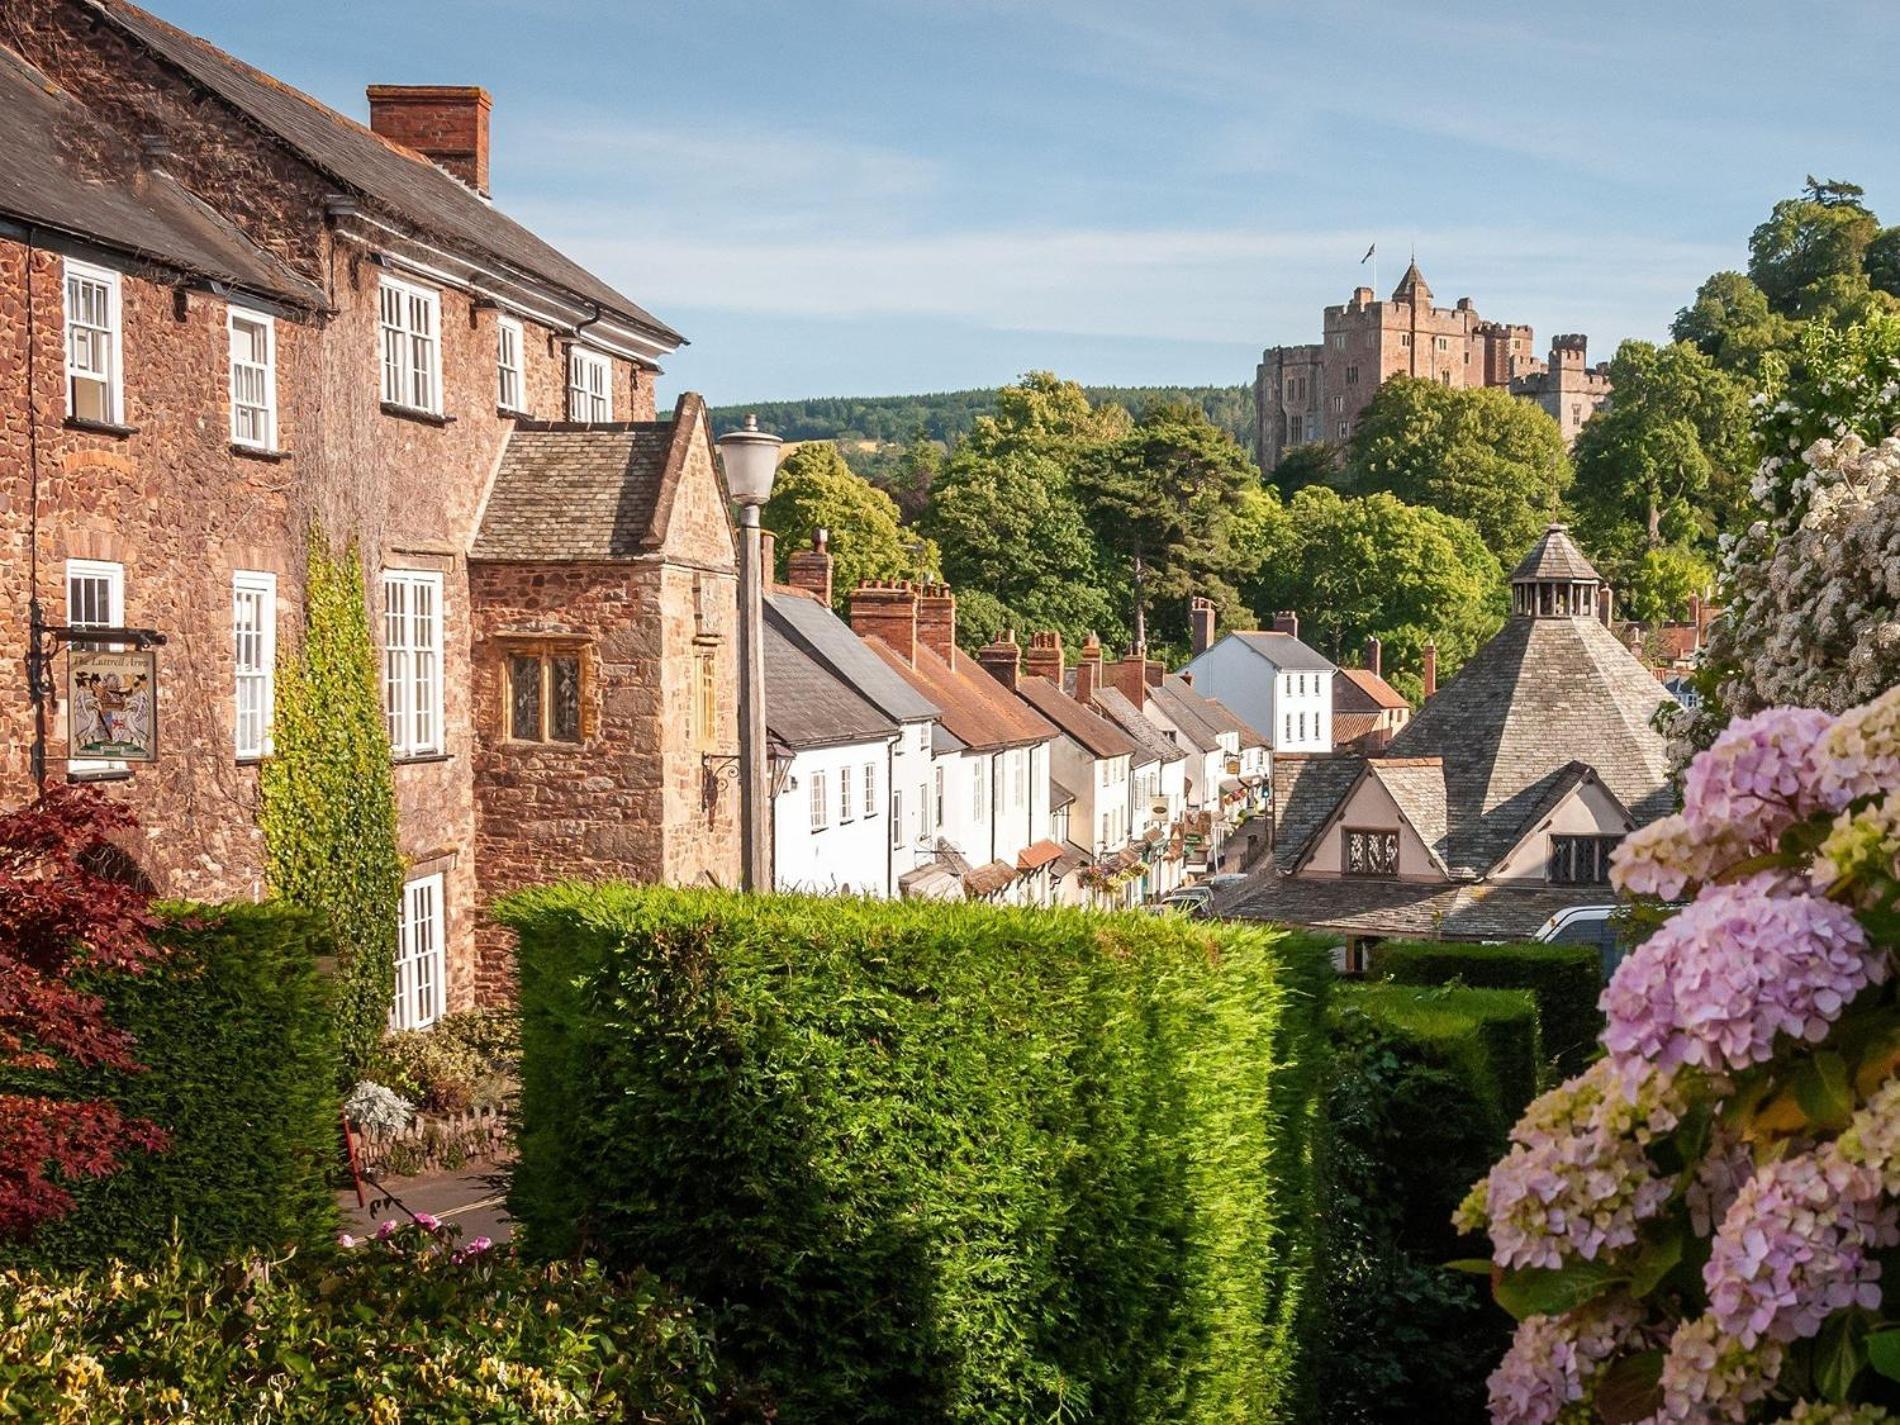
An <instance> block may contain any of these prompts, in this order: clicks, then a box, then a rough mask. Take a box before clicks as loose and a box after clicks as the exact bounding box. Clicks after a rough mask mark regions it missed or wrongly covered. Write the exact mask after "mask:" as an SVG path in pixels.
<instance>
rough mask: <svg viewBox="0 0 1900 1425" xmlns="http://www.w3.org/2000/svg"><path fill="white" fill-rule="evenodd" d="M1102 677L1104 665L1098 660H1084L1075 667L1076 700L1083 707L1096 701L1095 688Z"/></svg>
mask: <svg viewBox="0 0 1900 1425" xmlns="http://www.w3.org/2000/svg"><path fill="white" fill-rule="evenodd" d="M1101 676H1102V665H1101V663H1100V662H1099V661H1097V660H1090V659H1087V658H1084V659H1082V661H1081V662H1079V663H1077V664H1076V665H1075V700H1076V701H1077V702H1078V703H1080V704H1082V706H1083V707H1087V706H1088V705H1089V704H1090V703H1092V702H1094V701H1095V688H1096V684H1097V683H1098V682H1099V681H1100V679H1101Z"/></svg>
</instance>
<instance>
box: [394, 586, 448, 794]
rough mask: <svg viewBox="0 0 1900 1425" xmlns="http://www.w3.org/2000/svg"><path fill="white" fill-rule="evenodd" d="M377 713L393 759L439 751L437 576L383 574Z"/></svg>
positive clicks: (439, 605)
mask: <svg viewBox="0 0 1900 1425" xmlns="http://www.w3.org/2000/svg"><path fill="white" fill-rule="evenodd" d="M383 712H384V715H385V716H386V718H387V720H388V724H389V746H390V749H391V750H392V751H393V752H394V753H395V755H396V756H398V757H426V756H430V755H432V754H435V753H439V752H441V751H442V748H443V742H442V576H441V575H440V574H437V573H434V572H430V571H425V570H420V569H385V570H384V571H383Z"/></svg>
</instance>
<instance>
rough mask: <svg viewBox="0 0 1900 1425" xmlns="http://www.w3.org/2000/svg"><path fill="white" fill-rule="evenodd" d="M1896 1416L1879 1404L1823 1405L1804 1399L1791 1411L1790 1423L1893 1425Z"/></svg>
mask: <svg viewBox="0 0 1900 1425" xmlns="http://www.w3.org/2000/svg"><path fill="white" fill-rule="evenodd" d="M1895 1418H1896V1417H1894V1416H1892V1415H1889V1414H1888V1413H1887V1412H1886V1411H1884V1410H1882V1409H1881V1408H1880V1407H1879V1406H1878V1405H1823V1404H1820V1403H1817V1402H1815V1401H1811V1400H1802V1401H1797V1402H1796V1403H1795V1407H1794V1409H1793V1410H1792V1411H1791V1412H1789V1415H1788V1425H1893V1422H1894V1420H1895Z"/></svg>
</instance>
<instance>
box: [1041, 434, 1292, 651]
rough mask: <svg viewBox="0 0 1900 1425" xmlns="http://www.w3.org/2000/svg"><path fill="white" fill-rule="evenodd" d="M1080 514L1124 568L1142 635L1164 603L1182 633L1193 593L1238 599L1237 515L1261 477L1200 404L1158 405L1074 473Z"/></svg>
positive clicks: (1171, 635)
mask: <svg viewBox="0 0 1900 1425" xmlns="http://www.w3.org/2000/svg"><path fill="white" fill-rule="evenodd" d="M1076 488H1077V493H1078V494H1079V496H1080V497H1081V504H1082V510H1083V515H1084V518H1086V519H1087V521H1088V523H1089V527H1090V528H1091V529H1092V530H1093V531H1094V533H1095V538H1096V540H1097V542H1098V543H1099V544H1100V545H1101V547H1102V549H1103V550H1104V551H1106V552H1107V553H1108V554H1109V555H1110V556H1111V557H1113V558H1114V559H1115V560H1116V562H1117V563H1118V565H1119V567H1120V568H1121V569H1122V570H1123V571H1124V573H1125V576H1126V578H1127V580H1128V585H1129V608H1130V613H1131V616H1132V622H1133V625H1134V636H1135V640H1136V642H1138V643H1146V642H1147V641H1148V632H1149V630H1148V611H1149V610H1150V609H1151V608H1156V607H1160V608H1161V609H1163V610H1164V611H1165V612H1164V620H1163V626H1162V627H1161V629H1159V630H1158V633H1159V635H1160V637H1161V638H1163V639H1176V640H1178V639H1180V638H1183V637H1185V635H1186V629H1187V623H1186V618H1187V614H1186V610H1187V600H1188V599H1189V597H1190V596H1192V595H1194V594H1204V595H1206V596H1207V597H1208V598H1211V599H1214V600H1215V601H1216V602H1217V603H1222V604H1226V605H1227V606H1228V607H1229V609H1233V608H1237V607H1238V601H1239V596H1238V593H1237V591H1236V589H1235V587H1234V581H1235V580H1236V579H1237V578H1238V577H1239V576H1240V575H1241V573H1242V572H1243V569H1242V566H1241V562H1240V557H1239V555H1238V553H1237V551H1236V548H1235V544H1234V538H1233V536H1234V533H1235V530H1234V520H1235V516H1236V515H1237V514H1239V513H1240V510H1241V506H1242V501H1243V499H1244V497H1245V496H1246V494H1247V493H1248V492H1249V491H1252V490H1257V489H1259V479H1258V476H1257V475H1256V474H1255V471H1254V467H1253V463H1252V462H1251V461H1250V460H1249V459H1248V458H1247V453H1246V452H1245V451H1244V450H1242V449H1241V448H1240V446H1239V445H1238V444H1237V443H1236V442H1235V440H1234V438H1233V437H1232V436H1231V435H1229V434H1228V433H1227V432H1226V431H1224V430H1222V429H1221V428H1220V427H1218V426H1216V425H1215V424H1213V422H1211V421H1209V420H1208V418H1207V415H1206V413H1205V412H1203V411H1202V410H1201V409H1200V408H1199V407H1198V406H1190V405H1165V404H1164V405H1155V406H1150V407H1149V408H1148V409H1147V410H1146V411H1144V412H1143V413H1142V416H1141V419H1140V420H1139V421H1138V422H1137V423H1136V424H1135V426H1134V427H1133V429H1131V430H1129V431H1128V433H1127V434H1126V435H1124V436H1122V437H1121V439H1119V440H1116V441H1114V442H1113V443H1112V444H1109V445H1106V446H1102V447H1099V448H1098V449H1097V450H1096V451H1095V452H1094V457H1093V458H1092V459H1089V460H1086V461H1085V462H1083V464H1082V466H1081V467H1080V469H1079V471H1078V474H1077V478H1076Z"/></svg>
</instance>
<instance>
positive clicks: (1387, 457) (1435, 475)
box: [1342, 377, 1571, 564]
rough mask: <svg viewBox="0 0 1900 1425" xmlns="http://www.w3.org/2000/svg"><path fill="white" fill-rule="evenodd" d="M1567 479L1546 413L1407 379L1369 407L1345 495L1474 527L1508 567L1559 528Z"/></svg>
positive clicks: (1490, 393) (1495, 396)
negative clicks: (1388, 501)
mask: <svg viewBox="0 0 1900 1425" xmlns="http://www.w3.org/2000/svg"><path fill="white" fill-rule="evenodd" d="M1570 479H1571V469H1570V457H1569V455H1568V453H1567V452H1566V451H1565V450H1564V438H1563V433H1562V432H1561V431H1560V430H1558V428H1557V423H1556V422H1555V421H1554V420H1552V419H1551V418H1550V416H1549V415H1548V414H1547V413H1546V412H1545V411H1544V410H1543V409H1542V408H1541V407H1538V406H1535V405H1532V404H1531V403H1530V402H1529V401H1525V400H1520V399H1519V398H1518V397H1516V396H1513V395H1511V394H1510V393H1509V392H1508V391H1504V390H1502V389H1500V388H1497V387H1493V386H1479V387H1453V386H1444V385H1440V384H1439V383H1438V382H1436V381H1424V380H1418V379H1415V378H1411V377H1401V378H1399V379H1397V380H1393V381H1388V382H1386V384H1385V385H1383V386H1381V387H1380V388H1379V393H1378V395H1376V396H1374V397H1373V399H1372V403H1371V404H1370V405H1369V406H1367V407H1366V412H1365V415H1364V416H1363V417H1362V418H1361V420H1360V423H1359V430H1358V432H1357V433H1356V434H1355V435H1354V436H1353V438H1352V444H1351V447H1350V449H1349V452H1348V456H1347V463H1346V473H1345V476H1344V479H1343V482H1342V487H1343V488H1344V489H1345V490H1346V491H1348V492H1349V493H1353V494H1371V493H1373V492H1375V491H1381V490H1383V491H1387V492H1389V493H1391V494H1393V495H1396V496H1398V498H1399V499H1400V500H1403V501H1405V502H1406V503H1407V504H1413V505H1427V506H1429V507H1431V508H1432V509H1435V510H1438V511H1440V512H1441V513H1443V514H1448V515H1452V516H1454V517H1455V518H1458V519H1462V520H1468V521H1469V522H1470V523H1471V524H1472V525H1474V526H1476V527H1477V530H1478V533H1479V534H1480V535H1481V536H1483V538H1484V542H1485V545H1486V547H1487V548H1489V549H1490V551H1491V552H1492V553H1493V554H1495V555H1496V556H1497V557H1498V559H1499V560H1500V561H1502V562H1503V563H1506V564H1512V563H1515V562H1516V560H1517V559H1518V557H1519V556H1521V555H1522V554H1523V553H1524V551H1525V550H1527V549H1529V548H1530V546H1531V544H1532V543H1533V542H1534V541H1535V540H1536V538H1537V536H1538V535H1539V534H1540V533H1542V532H1543V529H1544V526H1545V525H1547V524H1549V523H1550V521H1551V520H1553V519H1555V518H1557V516H1558V513H1559V511H1560V510H1561V509H1562V507H1563V498H1564V492H1565V491H1566V490H1568V489H1569V487H1570Z"/></svg>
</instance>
